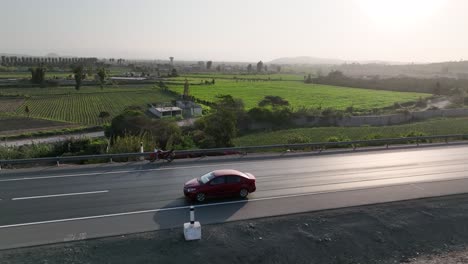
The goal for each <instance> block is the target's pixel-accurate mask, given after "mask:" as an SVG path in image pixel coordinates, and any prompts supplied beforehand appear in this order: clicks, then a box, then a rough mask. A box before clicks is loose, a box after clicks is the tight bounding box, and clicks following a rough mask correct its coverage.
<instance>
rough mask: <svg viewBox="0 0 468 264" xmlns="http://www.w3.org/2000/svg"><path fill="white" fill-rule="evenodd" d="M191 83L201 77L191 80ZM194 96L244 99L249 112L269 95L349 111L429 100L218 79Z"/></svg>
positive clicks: (178, 87) (325, 87)
mask: <svg viewBox="0 0 468 264" xmlns="http://www.w3.org/2000/svg"><path fill="white" fill-rule="evenodd" d="M189 81H190V82H191V83H199V82H200V79H199V78H194V77H190V79H189ZM169 87H170V88H171V89H172V90H174V91H176V92H178V93H182V92H183V89H184V88H183V85H170V86H169ZM190 94H191V95H193V96H195V97H196V98H199V99H203V100H207V101H214V100H215V97H216V96H217V95H225V94H230V95H232V96H233V97H235V98H241V99H242V100H243V101H244V104H245V106H246V108H247V109H250V108H253V107H255V106H256V105H257V104H258V102H259V101H261V100H262V99H263V97H264V96H266V95H274V96H281V97H283V98H284V99H286V100H288V101H289V103H290V104H291V106H293V107H307V108H317V107H322V108H327V107H331V108H335V109H345V108H347V107H349V106H353V107H354V108H355V109H357V110H370V109H373V108H383V107H386V106H391V105H393V104H394V103H395V102H408V101H415V100H417V99H418V98H420V97H423V98H424V97H428V96H430V95H429V94H423V93H403V92H392V91H377V90H369V89H356V88H347V87H337V86H329V85H318V84H304V83H302V82H298V81H254V82H250V81H237V82H236V81H235V80H225V79H218V80H216V84H215V85H191V86H190Z"/></svg>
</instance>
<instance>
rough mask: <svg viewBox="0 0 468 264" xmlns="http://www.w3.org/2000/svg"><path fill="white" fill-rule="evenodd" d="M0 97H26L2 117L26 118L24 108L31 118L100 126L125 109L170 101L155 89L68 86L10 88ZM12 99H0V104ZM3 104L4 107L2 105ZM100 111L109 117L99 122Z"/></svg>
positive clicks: (169, 97) (1, 90) (169, 98)
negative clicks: (106, 113) (131, 106)
mask: <svg viewBox="0 0 468 264" xmlns="http://www.w3.org/2000/svg"><path fill="white" fill-rule="evenodd" d="M0 93H2V94H13V95H23V96H27V97H26V100H24V102H23V103H22V104H20V105H19V106H17V107H15V108H12V107H11V105H14V104H15V103H17V102H13V101H11V102H10V104H9V107H8V108H7V107H6V106H5V107H4V108H3V109H4V110H6V109H8V110H9V111H4V113H6V114H10V115H19V116H26V112H25V108H26V106H28V108H29V111H30V116H31V117H37V118H44V119H50V120H57V121H65V122H71V123H80V124H85V125H100V124H103V123H105V122H108V121H109V120H110V118H112V117H114V116H116V115H118V114H120V113H121V112H122V110H124V109H125V107H127V106H130V105H138V106H142V107H146V106H147V104H149V103H161V102H170V101H171V100H172V99H173V98H172V97H171V96H168V95H166V94H163V93H162V92H161V91H160V90H159V89H153V88H151V86H130V85H129V86H121V87H110V88H109V87H106V88H104V89H102V90H101V89H100V88H99V87H82V89H81V90H80V91H76V90H75V89H73V88H71V87H65V88H62V87H60V88H27V89H21V88H14V89H11V88H9V89H0ZM2 100H4V102H6V100H12V99H10V98H3V99H2V98H0V102H1V101H2ZM5 105H6V104H5ZM101 111H106V112H109V113H110V115H111V116H110V118H108V119H107V120H102V119H100V118H99V117H98V115H99V113H100V112H101Z"/></svg>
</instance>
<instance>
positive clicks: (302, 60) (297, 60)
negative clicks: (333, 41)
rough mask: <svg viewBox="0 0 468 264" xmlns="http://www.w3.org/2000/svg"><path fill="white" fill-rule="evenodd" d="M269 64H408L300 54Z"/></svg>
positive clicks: (275, 60)
mask: <svg viewBox="0 0 468 264" xmlns="http://www.w3.org/2000/svg"><path fill="white" fill-rule="evenodd" d="M269 63H270V64H311V65H340V64H344V63H361V64H387V65H401V64H408V63H406V62H396V61H382V60H367V61H358V60H340V59H328V58H316V57H309V56H300V57H284V58H279V59H274V60H272V61H270V62H269Z"/></svg>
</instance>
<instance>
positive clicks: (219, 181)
mask: <svg viewBox="0 0 468 264" xmlns="http://www.w3.org/2000/svg"><path fill="white" fill-rule="evenodd" d="M225 188H226V177H224V176H218V177H215V178H214V179H212V180H211V181H210V182H208V191H207V193H206V194H207V195H208V196H211V197H215V196H216V197H218V196H224V195H225V191H224V189H225Z"/></svg>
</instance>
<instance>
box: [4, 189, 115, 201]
mask: <svg viewBox="0 0 468 264" xmlns="http://www.w3.org/2000/svg"><path fill="white" fill-rule="evenodd" d="M107 192H109V190H104V191H94V192H79V193H61V194H51V195H41V196H29V197H17V198H12V199H11V200H12V201H18V200H29V199H40V198H50V197H61V196H73V195H85V194H96V193H107Z"/></svg>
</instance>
